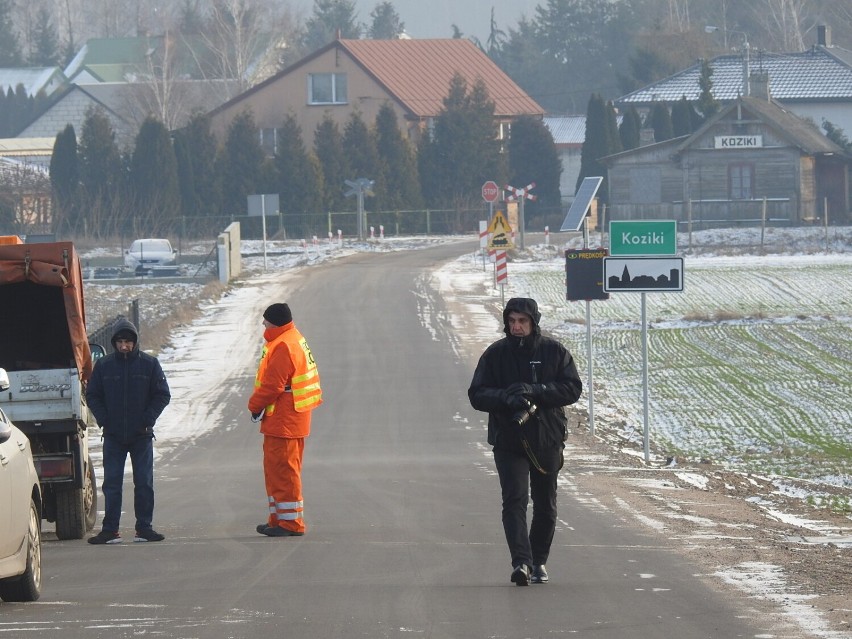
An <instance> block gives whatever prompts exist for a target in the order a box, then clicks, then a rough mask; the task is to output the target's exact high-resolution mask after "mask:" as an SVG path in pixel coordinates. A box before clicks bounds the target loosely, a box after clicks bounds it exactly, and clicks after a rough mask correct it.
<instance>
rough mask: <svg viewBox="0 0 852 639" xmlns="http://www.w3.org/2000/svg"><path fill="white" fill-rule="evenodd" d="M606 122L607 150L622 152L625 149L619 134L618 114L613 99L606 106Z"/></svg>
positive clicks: (609, 151) (610, 152)
mask: <svg viewBox="0 0 852 639" xmlns="http://www.w3.org/2000/svg"><path fill="white" fill-rule="evenodd" d="M604 122H605V123H606V145H607V152H608V153H609V154H612V153H620V152H621V151H623V150H624V147H623V146H622V145H621V136H619V135H618V116H617V115H616V113H615V106H614V105H613V103H612V101H609V102H607V103H606V105H605V106H604Z"/></svg>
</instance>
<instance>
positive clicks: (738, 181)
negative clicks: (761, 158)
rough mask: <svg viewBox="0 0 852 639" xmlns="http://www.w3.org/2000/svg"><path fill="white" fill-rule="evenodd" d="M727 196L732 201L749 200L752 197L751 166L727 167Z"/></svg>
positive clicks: (734, 165)
mask: <svg viewBox="0 0 852 639" xmlns="http://www.w3.org/2000/svg"><path fill="white" fill-rule="evenodd" d="M728 184H729V188H728V194H729V196H730V198H731V199H732V200H751V199H752V198H753V197H754V169H753V167H752V165H751V164H731V165H730V166H728Z"/></svg>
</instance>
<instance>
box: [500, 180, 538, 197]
mask: <svg viewBox="0 0 852 639" xmlns="http://www.w3.org/2000/svg"><path fill="white" fill-rule="evenodd" d="M503 188H504V189H506V190H507V191H508V192H509V193H511V195H509V197H507V198H506V200H508V201H510V202H511V201H513V200H530V201H531V202H535V201H536V200H537V199H538V197H537V196H535V195H533V194H532V193H530V191H532V190H533V189H534V188H535V182H530V183H529V184H527V185H526V186H525V187H524V188H522V189H516V188H515V187H514V186H510V185H508V184H507V185H506V186H504V187H503Z"/></svg>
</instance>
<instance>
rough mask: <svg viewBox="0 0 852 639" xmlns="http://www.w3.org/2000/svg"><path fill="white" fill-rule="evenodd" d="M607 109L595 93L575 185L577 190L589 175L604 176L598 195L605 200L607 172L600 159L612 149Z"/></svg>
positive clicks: (589, 110)
mask: <svg viewBox="0 0 852 639" xmlns="http://www.w3.org/2000/svg"><path fill="white" fill-rule="evenodd" d="M606 111H607V109H606V104H605V103H604V100H603V98H602V97H601V96H600V95H599V94H597V93H593V94H592V96H591V97H590V98H589V105H588V108H587V109H586V137H585V139H584V140H583V147H582V149H581V150H580V173H579V175H578V176H577V183H576V185H575V186H574V188H575V190H576V189H578V188H579V187H580V184H582V182H583V180H584V179H585V178H587V177H602V178H603V182H602V183H601V187H600V188H599V189H598V197H599V198H600V199H601V200H604V201H606V198H607V188H606V186H607V184H606V183H607V179H606V178H607V174H606V167H605V166H604V165H603V164H602V163H601V162H600V161H599V160H600V158H602V157H604V156H606V155H609V154H610V151H611V149H610V147H609V142H608V139H609V133H608V126H607V123H606V121H607V112H606Z"/></svg>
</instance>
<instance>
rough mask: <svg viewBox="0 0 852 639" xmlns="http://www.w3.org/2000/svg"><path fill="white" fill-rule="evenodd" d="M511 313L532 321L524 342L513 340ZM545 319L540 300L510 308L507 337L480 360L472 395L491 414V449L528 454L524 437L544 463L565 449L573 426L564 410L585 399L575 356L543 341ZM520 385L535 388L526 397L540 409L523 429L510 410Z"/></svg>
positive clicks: (515, 300)
mask: <svg viewBox="0 0 852 639" xmlns="http://www.w3.org/2000/svg"><path fill="white" fill-rule="evenodd" d="M511 311H516V312H521V313H526V314H527V315H529V316H530V317H531V318H532V319H533V326H534V327H533V332H532V334H531V335H529V336H528V337H524V338H519V337H515V336H513V335H512V334H511V331H510V329H509V325H508V315H509V313H510V312H511ZM540 318H541V315H540V313H539V312H538V305H537V304H536V302H535V300H531V299H525V298H513V299H510V300H509V301H508V302H507V304H506V308H505V310H504V311H503V322H504V331H505V333H506V337H504V338H503V339H501V340H498V341H497V342H494V343H493V344H491V346H489V347H488V348H487V349H486V350H485V352H484V353H483V354H482V356H481V357H480V358H479V364H478V365H477V367H476V371H475V372H474V374H473V380H472V381H471V384H470V388H469V389H468V391H467V393H468V398H469V399H470V403H471V406H473V408H475V409H476V410H481V411H484V412H487V413H488V443H489V444H491V445H492V446H493V447H494V448H496V449H505V450H511V451H515V452H519V453H521V454H523V453H524V448H523V444H522V441H521V435H522V434H523V435H524V436H525V437H526V439H527V441H528V443H529V445H530V447H531V448H532V450H533V451H534V452H536V454H537V456H538V457H539V458H540V459H542V460H544V459H555V458H558V456H557V457H554V456H553V455H548V454H546V453H547V452H548V451H551V452H552V451H553V449H559V450H561V449H562V448H563V447H564V445H565V444H564V441H565V438H566V436H567V426H568V419H567V417H566V415H565V410H564V407H565V406H568V405H569V404H573V403H574V402H576V401H577V400H578V399H579V398H580V395H581V393H582V392H583V383H582V381H581V380H580V376H579V375H578V374H577V368H576V366H575V365H574V358H573V357H572V356H571V353H569V352H568V350H567V349H566V348H565V347H564V346H563V345H562V344H561V343H559V342H558V341H556V340H554V339H551V338H549V337H544V336H542V335H541V331H540V329H539V326H538V323H539V320H540ZM516 382H523V383H525V384H529V385H530V386H531V390H532V391H533V392H532V394H530V395H528V396H526V397H527V399H528V400H529V401H530V402H532V403H533V404H535V405H536V406H537V409H538V410H537V411H536V413H535V414H534V415H533V416H532V417H531V418H530V419H529V420H528V421H527V422H526V423H525V424H524V425H522V426H518V425H517V423H516V422H515V421H513V416H514V415H515V414H516V413H517V410H516V409H515V410H513V409H511V408H510V407H509V404H510V401H511V400H510V397H509V394H508V393H507V392H506V389H507V388H508V387H509V386H511V385H512V384H514V383H516ZM545 470H548V471H553V470H556V469H555V468H546V469H545Z"/></svg>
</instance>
